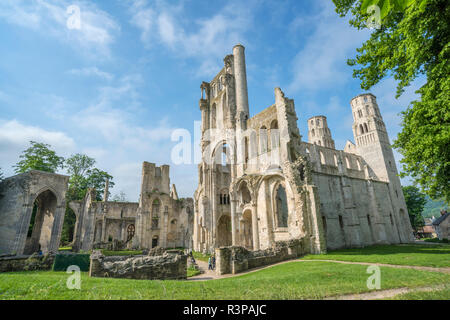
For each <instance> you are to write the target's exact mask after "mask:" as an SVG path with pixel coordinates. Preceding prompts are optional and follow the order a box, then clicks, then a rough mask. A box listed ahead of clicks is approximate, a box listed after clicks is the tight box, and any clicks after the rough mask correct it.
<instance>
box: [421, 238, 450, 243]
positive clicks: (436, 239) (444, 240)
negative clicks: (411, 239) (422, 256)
mask: <svg viewBox="0 0 450 320" xmlns="http://www.w3.org/2000/svg"><path fill="white" fill-rule="evenodd" d="M424 241H426V242H434V243H449V242H450V241H448V239H445V238H444V239H442V240H439V238H428V239H424Z"/></svg>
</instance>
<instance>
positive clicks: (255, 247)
mask: <svg viewBox="0 0 450 320" xmlns="http://www.w3.org/2000/svg"><path fill="white" fill-rule="evenodd" d="M252 207H253V208H252V233H253V250H259V228H258V212H257V211H256V203H254V204H253V205H252Z"/></svg>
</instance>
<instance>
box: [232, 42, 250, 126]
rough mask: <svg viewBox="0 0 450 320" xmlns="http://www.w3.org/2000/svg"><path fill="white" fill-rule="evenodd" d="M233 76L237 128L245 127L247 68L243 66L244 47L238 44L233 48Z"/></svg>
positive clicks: (246, 113)
mask: <svg viewBox="0 0 450 320" xmlns="http://www.w3.org/2000/svg"><path fill="white" fill-rule="evenodd" d="M233 56H234V78H235V84H236V109H237V110H236V118H237V122H238V124H239V127H238V128H239V129H246V121H245V119H246V118H248V116H249V107H248V89H247V70H246V67H245V48H244V46H242V45H240V44H238V45H236V46H235V47H234V48H233Z"/></svg>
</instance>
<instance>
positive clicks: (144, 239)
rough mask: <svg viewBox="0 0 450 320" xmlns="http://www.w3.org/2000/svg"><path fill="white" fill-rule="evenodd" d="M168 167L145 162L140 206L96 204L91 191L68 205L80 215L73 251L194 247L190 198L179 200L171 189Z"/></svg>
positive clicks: (93, 192) (106, 199)
mask: <svg viewBox="0 0 450 320" xmlns="http://www.w3.org/2000/svg"><path fill="white" fill-rule="evenodd" d="M169 170H170V168H169V166H168V165H163V166H161V167H157V166H156V165H155V164H153V163H148V162H144V164H143V168H142V182H141V194H140V197H139V203H132V202H115V201H108V189H107V188H106V189H105V195H104V196H103V201H96V200H95V199H96V197H95V190H93V189H91V190H89V192H88V193H87V194H86V197H85V198H84V200H83V201H73V202H71V203H70V204H69V205H70V207H71V208H72V210H73V211H74V212H75V214H76V216H77V224H76V225H75V234H74V241H73V249H74V250H75V251H78V250H91V249H100V248H101V249H104V248H107V246H108V245H110V244H111V243H114V242H116V243H118V245H117V246H114V247H110V248H109V249H113V250H118V249H151V248H155V247H162V248H180V247H182V248H189V247H191V246H192V244H191V239H192V233H193V230H192V229H193V228H192V227H193V219H194V215H193V211H194V208H193V207H194V204H193V200H192V199H191V198H187V199H181V198H179V197H178V194H177V190H176V187H175V185H174V184H173V185H172V188H170V176H169Z"/></svg>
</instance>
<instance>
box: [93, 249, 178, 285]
mask: <svg viewBox="0 0 450 320" xmlns="http://www.w3.org/2000/svg"><path fill="white" fill-rule="evenodd" d="M89 276H91V277H98V278H125V279H138V280H184V279H186V278H187V256H186V255H184V254H181V252H180V251H177V250H175V251H167V252H166V253H164V254H163V255H162V256H149V255H147V256H133V257H118V256H114V257H105V256H103V255H102V254H101V253H100V252H99V251H94V253H93V254H92V255H91V266H90V270H89Z"/></svg>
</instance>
